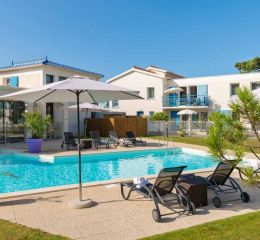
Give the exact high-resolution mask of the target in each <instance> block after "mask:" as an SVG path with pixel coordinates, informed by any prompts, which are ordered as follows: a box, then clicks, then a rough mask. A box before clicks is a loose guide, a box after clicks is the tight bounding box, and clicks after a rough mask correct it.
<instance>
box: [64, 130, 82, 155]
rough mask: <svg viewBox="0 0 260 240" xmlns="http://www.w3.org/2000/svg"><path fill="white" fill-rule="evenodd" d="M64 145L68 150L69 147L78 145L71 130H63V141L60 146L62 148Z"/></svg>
mask: <svg viewBox="0 0 260 240" xmlns="http://www.w3.org/2000/svg"><path fill="white" fill-rule="evenodd" d="M64 145H66V146H67V150H68V151H69V150H70V148H71V147H73V148H76V147H77V146H78V144H77V142H76V140H75V138H74V136H73V133H72V132H64V141H63V142H62V144H61V148H63V147H64Z"/></svg>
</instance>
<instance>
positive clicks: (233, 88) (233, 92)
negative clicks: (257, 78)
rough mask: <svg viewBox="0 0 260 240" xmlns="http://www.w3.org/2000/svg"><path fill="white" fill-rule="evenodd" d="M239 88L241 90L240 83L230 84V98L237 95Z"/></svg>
mask: <svg viewBox="0 0 260 240" xmlns="http://www.w3.org/2000/svg"><path fill="white" fill-rule="evenodd" d="M237 88H239V83H232V84H230V96H233V95H236V90H237Z"/></svg>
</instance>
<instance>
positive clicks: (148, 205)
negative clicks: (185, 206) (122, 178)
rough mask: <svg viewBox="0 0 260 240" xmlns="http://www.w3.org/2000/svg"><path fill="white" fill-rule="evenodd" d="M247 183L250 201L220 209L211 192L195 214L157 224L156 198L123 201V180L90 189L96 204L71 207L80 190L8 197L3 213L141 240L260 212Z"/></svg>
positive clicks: (87, 234) (59, 228) (76, 234)
mask: <svg viewBox="0 0 260 240" xmlns="http://www.w3.org/2000/svg"><path fill="white" fill-rule="evenodd" d="M243 187H244V189H245V190H246V191H247V192H249V194H250V196H251V201H250V202H249V203H243V202H242V201H235V202H229V203H223V206H222V208H220V209H216V208H214V207H213V205H212V203H211V198H212V195H211V194H209V205H208V206H207V207H203V208H199V209H197V213H196V214H195V215H183V216H179V215H176V214H175V215H169V216H167V217H164V218H163V220H162V222H161V223H155V222H154V221H153V219H152V216H151V211H152V209H153V208H154V206H153V204H152V202H151V201H148V200H147V199H144V198H140V196H139V195H137V194H133V195H132V198H131V200H130V201H125V200H123V199H122V197H121V194H120V187H119V185H118V184H109V185H103V186H95V187H88V188H84V189H83V195H84V198H85V199H86V198H91V199H92V200H93V201H95V202H96V204H95V205H94V206H93V207H91V208H86V209H69V208H68V202H69V201H70V200H71V199H74V198H77V195H78V191H77V190H76V189H74V190H65V191H59V192H51V193H44V194H35V195H31V196H23V197H14V198H9V199H2V200H0V216H1V218H2V219H6V220H9V221H12V222H15V223H19V224H23V225H26V226H29V227H32V228H39V229H42V230H44V231H46V232H49V233H53V234H61V235H64V236H68V237H70V238H72V239H80V240H84V239H85V240H92V239H93V240H94V239H95V240H99V239H102V240H105V239H109V240H114V239H124V240H128V239H137V238H142V237H145V236H150V235H154V234H158V233H163V232H167V231H172V230H176V229H180V228H186V227H190V226H194V225H197V224H201V223H206V222H209V221H213V220H217V219H223V218H226V217H230V216H235V215H239V214H243V213H248V212H253V211H259V210H260V190H259V189H253V188H247V187H245V186H243ZM229 197H231V196H229ZM166 211H168V210H165V209H163V212H166Z"/></svg>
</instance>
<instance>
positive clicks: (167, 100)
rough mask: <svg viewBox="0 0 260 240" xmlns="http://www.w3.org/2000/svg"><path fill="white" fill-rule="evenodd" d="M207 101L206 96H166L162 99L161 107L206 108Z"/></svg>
mask: <svg viewBox="0 0 260 240" xmlns="http://www.w3.org/2000/svg"><path fill="white" fill-rule="evenodd" d="M208 105H209V99H208V96H206V95H196V96H195V95H187V96H181V97H178V96H167V97H163V107H179V106H194V107H196V106H208Z"/></svg>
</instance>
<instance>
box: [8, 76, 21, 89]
mask: <svg viewBox="0 0 260 240" xmlns="http://www.w3.org/2000/svg"><path fill="white" fill-rule="evenodd" d="M5 85H6V86H10V87H18V86H19V77H9V78H6V79H5Z"/></svg>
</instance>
